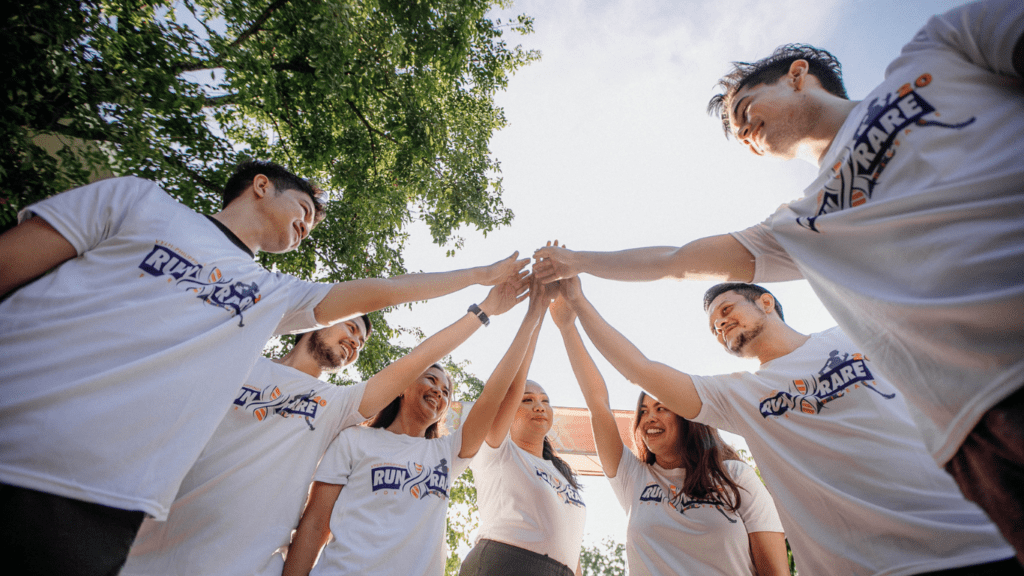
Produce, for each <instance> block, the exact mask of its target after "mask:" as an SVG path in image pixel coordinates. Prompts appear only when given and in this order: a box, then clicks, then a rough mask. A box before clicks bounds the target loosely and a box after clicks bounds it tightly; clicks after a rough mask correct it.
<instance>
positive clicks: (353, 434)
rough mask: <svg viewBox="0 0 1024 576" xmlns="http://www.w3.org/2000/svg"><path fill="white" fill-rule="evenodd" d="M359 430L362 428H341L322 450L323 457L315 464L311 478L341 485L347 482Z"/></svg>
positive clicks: (358, 437) (353, 461)
mask: <svg viewBox="0 0 1024 576" xmlns="http://www.w3.org/2000/svg"><path fill="white" fill-rule="evenodd" d="M360 432H363V430H360V429H358V428H354V427H353V428H348V429H346V430H342V431H341V434H338V436H337V438H335V439H334V441H333V442H331V445H330V446H328V447H327V451H326V452H324V457H323V458H322V459H321V460H320V464H319V466H317V469H316V474H314V475H313V480H316V481H317V482H324V483H326V484H340V485H342V486H344V485H346V484H348V479H349V475H350V474H351V473H352V468H353V467H354V466H355V460H356V454H355V451H356V445H357V444H358V442H359V439H360V436H361V434H359V433H360Z"/></svg>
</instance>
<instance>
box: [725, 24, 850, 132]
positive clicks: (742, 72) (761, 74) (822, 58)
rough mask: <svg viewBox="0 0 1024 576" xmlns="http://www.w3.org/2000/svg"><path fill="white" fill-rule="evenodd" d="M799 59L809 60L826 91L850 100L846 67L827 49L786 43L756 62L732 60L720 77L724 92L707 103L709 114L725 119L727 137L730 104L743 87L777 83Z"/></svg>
mask: <svg viewBox="0 0 1024 576" xmlns="http://www.w3.org/2000/svg"><path fill="white" fill-rule="evenodd" d="M797 60H806V61H807V64H808V72H809V73H810V74H811V75H813V76H814V77H815V78H817V79H818V81H819V82H821V87H822V88H824V89H825V91H826V92H828V93H829V94H832V95H834V96H838V97H840V98H842V99H844V100H849V99H850V96H849V95H848V94H847V93H846V86H844V85H843V66H842V65H841V64H840V63H839V60H837V59H836V57H835V56H833V55H832V53H831V52H829V51H828V50H822V49H821V48H815V47H814V46H811V45H810V44H785V45H783V46H779V47H778V48H776V49H775V52H772V54H771V56H768V57H767V58H762V59H760V60H758V61H757V62H733V63H732V70H730V71H729V73H728V74H726V75H725V76H722V77H721V78H720V79H719V80H718V84H716V85H715V86H716V87H719V86H721V87H722V88H724V89H725V92H724V93H722V94H715V95H714V96H712V98H711V101H710V102H708V114H709V115H711V116H718V117H720V118H721V119H722V130H724V131H725V137H726V139H728V138H729V137H731V136H732V126H731V125H730V123H729V103H730V102H731V101H732V98H733V97H734V96H735V95H736V93H737V92H739V91H740V90H741V89H743V87H744V86H757V85H759V84H774V83H776V82H778V80H779V78H782V77H783V76H785V75H786V74H788V73H789V67H790V66H791V65H792V64H793V62H796V61H797Z"/></svg>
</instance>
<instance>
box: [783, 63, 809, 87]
mask: <svg viewBox="0 0 1024 576" xmlns="http://www.w3.org/2000/svg"><path fill="white" fill-rule="evenodd" d="M810 69H811V65H810V64H808V63H807V60H803V59H801V60H796V61H794V62H793V63H792V64H790V65H789V73H788V74H786V79H787V80H788V81H789V83H790V85H791V86H793V89H794V90H796V91H797V92H799V91H800V90H803V88H804V81H805V80H806V79H807V74H808V72H809V70H810Z"/></svg>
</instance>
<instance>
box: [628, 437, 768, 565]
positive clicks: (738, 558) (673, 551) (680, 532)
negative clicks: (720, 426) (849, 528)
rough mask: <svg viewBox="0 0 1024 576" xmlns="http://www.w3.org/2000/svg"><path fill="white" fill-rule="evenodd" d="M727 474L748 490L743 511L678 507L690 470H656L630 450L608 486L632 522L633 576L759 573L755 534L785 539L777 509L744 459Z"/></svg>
mask: <svg viewBox="0 0 1024 576" xmlns="http://www.w3.org/2000/svg"><path fill="white" fill-rule="evenodd" d="M725 468H726V472H727V473H728V474H729V476H730V477H731V478H732V479H733V480H734V481H735V482H736V484H738V485H739V487H740V507H739V509H738V510H737V511H736V512H733V511H731V510H729V509H728V508H727V507H725V506H722V505H721V504H719V503H718V502H715V501H708V500H701V499H696V498H690V497H689V496H687V495H685V494H683V495H682V496H681V497H680V499H679V500H675V498H676V496H677V495H678V494H679V490H680V489H681V487H682V486H683V481H684V480H685V479H686V470H685V469H683V468H676V469H673V470H666V469H664V468H662V467H661V466H658V465H657V464H653V465H648V464H645V463H643V462H641V461H640V460H638V459H637V457H636V455H634V454H633V453H632V452H630V451H629V450H625V449H624V450H623V451H622V458H621V459H620V460H619V469H618V471H617V472H616V473H615V477H614V478H609V479H608V481H609V482H610V483H611V485H612V490H613V491H615V496H616V497H617V498H618V499H619V503H620V504H622V508H623V509H624V510H625V511H626V516H628V517H629V523H628V525H627V528H626V561H627V562H628V564H629V573H630V574H631V575H632V576H675V575H679V574H692V575H694V576H705V575H708V576H710V575H715V574H717V575H721V576H740V575H744V574H746V575H749V576H753V575H754V574H756V571H755V569H754V562H753V560H752V559H751V557H750V539H749V538H748V537H747V534H749V533H751V532H782V523H781V522H780V521H779V514H778V512H776V511H775V503H774V502H773V501H772V497H771V495H769V494H768V490H766V489H765V487H764V484H762V483H761V480H760V479H758V477H757V474H756V473H755V472H754V470H753V469H752V468H751V467H750V466H747V465H746V464H744V463H742V462H738V461H736V460H726V461H725Z"/></svg>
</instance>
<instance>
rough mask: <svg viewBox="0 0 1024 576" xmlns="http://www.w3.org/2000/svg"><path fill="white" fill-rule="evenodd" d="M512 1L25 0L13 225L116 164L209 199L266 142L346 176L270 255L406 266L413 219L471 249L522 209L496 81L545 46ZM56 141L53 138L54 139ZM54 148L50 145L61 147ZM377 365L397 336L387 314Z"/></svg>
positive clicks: (4, 181)
mask: <svg viewBox="0 0 1024 576" xmlns="http://www.w3.org/2000/svg"><path fill="white" fill-rule="evenodd" d="M502 1H503V0H420V1H417V2H410V1H405V0H180V1H173V0H12V2H8V3H7V4H6V5H8V9H7V10H5V13H6V14H7V15H6V16H4V17H3V20H2V22H3V24H2V34H0V46H2V47H3V50H4V59H3V64H2V65H0V66H2V67H0V78H2V81H3V90H0V99H2V103H0V104H2V108H3V116H2V119H0V141H2V142H3V147H2V148H0V150H2V152H0V190H3V196H2V197H0V230H2V229H4V228H6V227H9V226H11V225H13V224H14V218H15V215H16V214H17V212H18V210H20V209H21V208H24V207H25V206H27V205H29V204H31V203H32V202H35V201H37V200H39V199H41V198H44V197H46V196H50V195H52V194H56V193H58V192H62V191H64V190H66V189H69V188H72V187H74V186H79V185H82V184H85V183H87V182H88V181H89V179H90V178H91V177H92V178H94V177H96V176H98V175H110V174H113V175H136V176H140V177H143V178H148V179H151V180H156V181H158V182H160V184H161V185H162V186H163V187H164V189H165V190H167V191H168V192H169V193H170V194H171V195H173V196H175V197H176V198H178V199H180V200H181V201H182V202H184V203H185V204H187V205H189V206H191V207H193V208H195V209H196V210H198V211H200V212H205V213H211V212H214V211H216V210H217V209H219V206H220V197H219V192H220V190H221V187H222V185H223V183H224V182H225V181H226V179H227V177H228V176H229V175H230V173H231V171H232V169H233V167H234V166H235V164H236V163H237V162H238V161H240V160H242V159H244V158H247V157H255V158H261V159H268V160H273V161H276V162H280V163H282V164H284V165H286V166H288V167H289V168H291V169H292V170H293V171H295V172H296V173H298V174H301V175H303V176H306V177H309V178H312V179H314V180H315V181H317V182H319V183H320V184H321V185H322V186H323V187H324V188H325V190H327V191H328V192H329V193H330V196H331V201H330V203H329V205H328V215H327V219H326V220H325V221H324V222H323V223H322V224H320V225H319V226H318V227H317V228H316V229H315V230H314V231H313V234H312V235H311V237H310V239H309V240H307V241H306V242H304V243H303V245H302V247H301V248H300V249H299V250H296V251H295V252H292V253H289V254H283V255H272V254H261V255H260V256H259V261H260V262H261V263H262V264H263V265H265V266H267V267H268V268H272V269H276V270H279V271H282V272H287V273H290V274H295V275H297V276H300V277H304V278H310V279H317V280H324V281H340V280H346V279H351V278H362V277H385V276H392V275H396V274H401V273H404V272H405V271H406V270H405V266H404V262H403V259H402V251H403V248H404V246H405V242H406V241H407V229H408V225H409V224H410V223H411V222H413V221H415V220H421V221H423V222H425V223H426V224H427V225H428V226H429V229H430V233H431V235H432V237H433V240H434V242H436V243H437V244H439V245H442V246H444V245H448V246H451V247H452V248H453V249H454V248H457V247H459V246H460V245H461V239H459V238H451V236H452V234H453V232H454V231H455V230H456V229H457V228H458V227H459V226H461V225H463V224H469V225H473V226H475V227H477V228H478V229H480V230H482V231H484V232H485V233H486V232H488V231H490V230H493V229H494V228H495V227H497V226H502V225H507V224H508V223H509V222H511V219H512V213H511V211H510V210H508V209H507V208H505V207H504V205H503V204H502V202H501V193H502V188H501V180H500V178H499V177H498V174H499V166H498V163H497V161H496V160H495V159H494V158H492V157H491V156H490V153H489V150H488V142H489V140H490V137H491V135H492V134H493V133H494V132H495V131H496V130H499V129H500V128H501V127H503V126H504V125H505V118H504V116H503V113H502V111H501V109H500V108H498V107H497V106H496V105H495V104H494V101H493V97H494V94H495V93H496V92H497V91H499V90H502V89H504V88H505V86H506V84H507V82H508V79H509V77H510V75H511V74H512V73H514V72H515V71H516V70H517V69H518V68H520V67H521V66H524V65H526V64H527V63H529V62H530V61H532V60H533V59H535V58H537V56H538V55H537V54H536V53H534V52H530V51H526V50H523V49H522V48H521V47H519V46H516V47H510V46H509V45H508V44H507V43H506V40H505V34H506V33H509V32H512V33H516V34H526V33H529V32H530V31H531V26H532V21H531V20H530V18H528V17H526V16H520V17H518V18H516V19H514V20H513V21H512V22H501V21H499V20H491V19H489V18H488V17H487V10H488V9H489V8H490V7H491V6H492V5H494V4H496V3H501V2H502ZM47 139H48V140H49V144H46V143H44V140H47ZM46 146H49V147H50V148H49V151H48V149H47V148H46ZM374 321H375V328H376V329H377V330H379V334H378V336H377V337H376V338H374V339H373V344H371V346H370V347H369V349H368V350H367V351H366V352H365V353H364V354H363V355H362V358H361V360H360V364H359V368H360V371H361V372H362V373H364V374H372V373H374V372H375V371H376V370H377V369H378V368H379V367H381V366H382V365H384V364H386V363H387V362H388V361H389V360H390V359H391V358H393V357H394V356H393V354H394V353H396V352H397V350H394V349H389V348H388V345H387V344H386V342H387V340H389V339H390V338H392V337H393V336H395V335H396V331H394V330H392V329H391V328H390V327H388V326H387V325H386V324H385V323H384V321H383V317H382V316H381V315H380V314H378V315H376V316H375V317H374Z"/></svg>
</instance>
